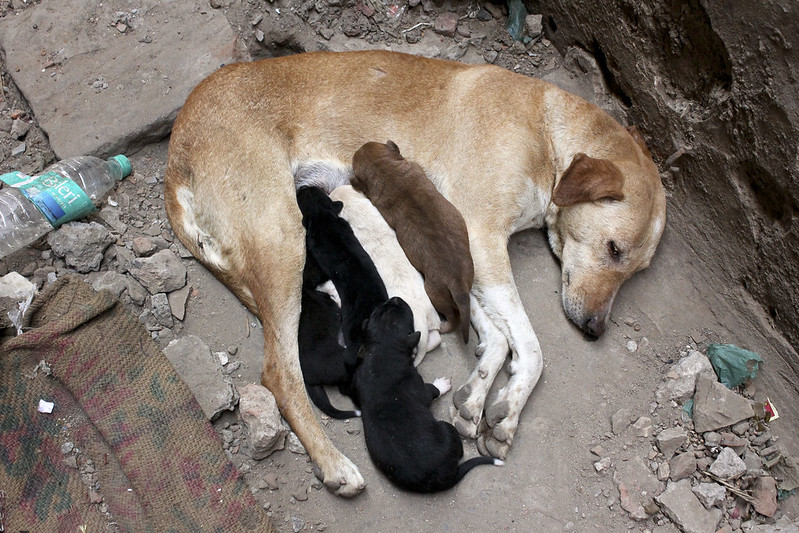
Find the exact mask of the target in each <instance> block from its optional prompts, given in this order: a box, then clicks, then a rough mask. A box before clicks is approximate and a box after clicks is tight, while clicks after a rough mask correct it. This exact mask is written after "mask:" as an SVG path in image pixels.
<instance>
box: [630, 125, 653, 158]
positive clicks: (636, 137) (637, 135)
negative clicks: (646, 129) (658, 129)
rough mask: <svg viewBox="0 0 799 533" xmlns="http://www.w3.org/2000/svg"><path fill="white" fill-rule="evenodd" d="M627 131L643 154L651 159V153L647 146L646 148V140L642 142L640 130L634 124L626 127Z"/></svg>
mask: <svg viewBox="0 0 799 533" xmlns="http://www.w3.org/2000/svg"><path fill="white" fill-rule="evenodd" d="M627 131H628V132H629V133H630V135H632V137H633V140H634V141H635V144H637V145H638V147H639V148H641V151H642V152H644V155H645V156H647V157H648V158H650V159H651V158H652V154H651V153H650V152H649V148H647V146H646V142H644V137H643V136H642V135H641V132H640V131H638V128H636V127H635V126H630V127H629V128H627Z"/></svg>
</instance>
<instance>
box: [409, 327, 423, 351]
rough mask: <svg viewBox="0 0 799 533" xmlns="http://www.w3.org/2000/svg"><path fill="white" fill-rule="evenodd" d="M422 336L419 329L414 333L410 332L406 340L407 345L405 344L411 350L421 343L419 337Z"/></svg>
mask: <svg viewBox="0 0 799 533" xmlns="http://www.w3.org/2000/svg"><path fill="white" fill-rule="evenodd" d="M420 338H422V334H421V333H420V332H418V331H414V332H413V333H411V334H409V335H408V336H407V337H405V342H406V343H407V345H406V346H405V348H406V349H408V350H410V349H412V348H413V347H414V346H416V345H417V344H419V339H420Z"/></svg>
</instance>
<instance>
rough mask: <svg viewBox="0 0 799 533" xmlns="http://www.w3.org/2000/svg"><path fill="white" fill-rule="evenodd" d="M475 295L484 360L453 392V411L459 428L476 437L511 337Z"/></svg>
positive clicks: (476, 324) (473, 312)
mask: <svg viewBox="0 0 799 533" xmlns="http://www.w3.org/2000/svg"><path fill="white" fill-rule="evenodd" d="M471 298H472V303H471V315H472V326H474V330H475V332H477V336H478V338H479V339H480V344H479V345H478V347H477V353H478V354H480V362H479V363H478V364H477V366H475V368H474V370H473V371H472V375H471V376H469V379H468V380H467V381H466V383H464V384H463V386H462V387H461V388H460V389H458V390H457V391H456V392H455V394H454V395H453V397H452V401H453V404H454V405H453V407H452V408H451V409H450V414H451V415H452V424H453V425H454V426H455V427H456V428H457V430H458V432H459V433H460V434H461V435H463V436H464V437H471V438H473V439H474V438H477V435H478V428H479V427H480V420H481V419H482V417H483V407H484V406H485V401H486V397H487V396H488V391H489V389H490V388H491V384H492V383H494V379H495V378H496V377H497V374H498V373H499V370H500V369H501V368H502V364H503V363H504V362H505V358H506V357H507V356H508V341H507V339H505V336H504V335H503V334H502V333H501V332H500V331H499V330H498V329H497V327H496V326H495V325H494V323H493V322H491V320H490V319H489V318H488V316H487V315H486V314H485V311H483V308H482V307H480V303H479V302H478V301H477V299H476V298H475V297H474V296H472V297H471Z"/></svg>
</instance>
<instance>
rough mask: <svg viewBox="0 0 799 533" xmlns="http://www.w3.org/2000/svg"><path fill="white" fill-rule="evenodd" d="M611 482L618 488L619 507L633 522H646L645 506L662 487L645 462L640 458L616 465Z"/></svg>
mask: <svg viewBox="0 0 799 533" xmlns="http://www.w3.org/2000/svg"><path fill="white" fill-rule="evenodd" d="M613 481H614V482H616V483H617V485H618V488H619V497H620V502H621V507H622V509H624V510H625V511H627V512H628V513H629V514H630V516H631V517H632V518H633V519H634V520H646V519H647V518H648V516H649V515H648V514H647V512H646V506H647V505H648V504H649V503H650V502H652V498H653V497H654V495H655V494H657V493H658V492H659V491H660V490H662V488H663V485H662V483H661V482H660V481H658V479H657V478H656V477H655V476H654V475H653V474H652V472H651V471H650V470H649V467H648V466H647V465H646V462H645V461H644V460H643V459H641V458H640V457H633V458H632V459H630V460H629V461H621V462H619V463H618V464H617V465H616V471H615V472H614V473H613Z"/></svg>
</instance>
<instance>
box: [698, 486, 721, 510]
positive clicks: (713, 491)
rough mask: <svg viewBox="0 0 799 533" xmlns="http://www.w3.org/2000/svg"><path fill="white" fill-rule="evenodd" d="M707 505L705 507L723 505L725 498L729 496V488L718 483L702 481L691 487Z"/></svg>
mask: <svg viewBox="0 0 799 533" xmlns="http://www.w3.org/2000/svg"><path fill="white" fill-rule="evenodd" d="M691 490H692V491H694V494H696V497H697V498H699V501H700V502H702V505H704V506H705V509H710V508H711V507H721V505H722V504H723V503H724V498H725V497H726V496H727V489H725V488H724V487H722V486H721V485H719V484H718V483H700V484H698V485H697V486H695V487H693V488H692V489H691Z"/></svg>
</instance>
